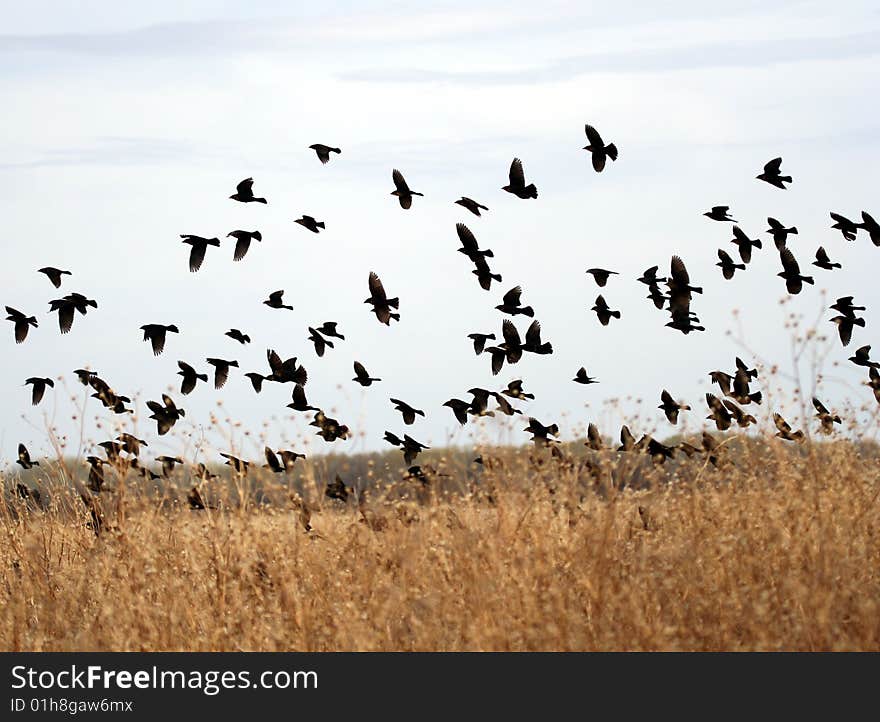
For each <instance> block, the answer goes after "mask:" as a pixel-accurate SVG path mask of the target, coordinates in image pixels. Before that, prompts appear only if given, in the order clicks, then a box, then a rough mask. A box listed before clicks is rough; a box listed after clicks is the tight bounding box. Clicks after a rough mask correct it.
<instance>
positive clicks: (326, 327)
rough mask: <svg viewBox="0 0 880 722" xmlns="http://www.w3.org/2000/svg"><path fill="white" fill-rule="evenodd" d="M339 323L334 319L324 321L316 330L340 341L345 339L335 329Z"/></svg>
mask: <svg viewBox="0 0 880 722" xmlns="http://www.w3.org/2000/svg"><path fill="white" fill-rule="evenodd" d="M338 325H339V324H337V323H336V321H324V323H322V324H321V325H320V326H318V331H320V332H321V333H322V334H323V335H324V336H330V337H331V338H338V339H340V340H341V341H345V336H343V335H342V334H341V333H339V331H337V330H336V327H337V326H338Z"/></svg>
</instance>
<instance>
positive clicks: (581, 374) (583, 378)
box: [573, 366, 599, 386]
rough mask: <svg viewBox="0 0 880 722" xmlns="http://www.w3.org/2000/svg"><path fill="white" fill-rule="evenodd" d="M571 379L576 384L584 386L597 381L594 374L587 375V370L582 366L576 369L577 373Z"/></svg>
mask: <svg viewBox="0 0 880 722" xmlns="http://www.w3.org/2000/svg"><path fill="white" fill-rule="evenodd" d="M573 381H574V382H575V383H578V384H584V386H586V385H588V384H597V383H599V381H598V380H597V379H596V378H595V377H594V376H588V375H587V370H586V369H585V368H584V367H583V366H581V367H580V368H579V369H578V370H577V373H576V374H575V376H574V379H573Z"/></svg>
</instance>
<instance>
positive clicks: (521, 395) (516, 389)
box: [501, 379, 535, 401]
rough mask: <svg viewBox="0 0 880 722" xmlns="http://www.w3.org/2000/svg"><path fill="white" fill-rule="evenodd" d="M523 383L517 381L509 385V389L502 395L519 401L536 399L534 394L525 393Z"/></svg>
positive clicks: (519, 380)
mask: <svg viewBox="0 0 880 722" xmlns="http://www.w3.org/2000/svg"><path fill="white" fill-rule="evenodd" d="M522 386H523V382H522V380H521V379H516V380H514V381H511V382H510V383H509V384H507V388H506V389H505V390H504V391H502V392H501V393H502V394H504V395H505V396H509V397H510V398H512V399H519V400H520V401H532V400H534V398H535V395H534V394H529V393H526V392H525V391H523V387H522Z"/></svg>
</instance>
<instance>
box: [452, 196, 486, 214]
mask: <svg viewBox="0 0 880 722" xmlns="http://www.w3.org/2000/svg"><path fill="white" fill-rule="evenodd" d="M455 202H456V203H457V204H458V205H460V206H462V207H463V208H467V210H469V211H470V212H471V213H473V214H474V215H475V216H479V215H480V211H481V210H483V211H488V210H489V209H488V208H486V206H484V205H482V204H480V203H477V202H476V201H475V200H474V199H473V198H468V197H467V196H462V197H461V198H459V199H458V200H457V201H455Z"/></svg>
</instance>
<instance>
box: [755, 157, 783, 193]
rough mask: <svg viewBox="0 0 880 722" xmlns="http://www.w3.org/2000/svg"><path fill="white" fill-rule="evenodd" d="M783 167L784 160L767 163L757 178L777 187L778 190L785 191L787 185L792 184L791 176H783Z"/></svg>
mask: <svg viewBox="0 0 880 722" xmlns="http://www.w3.org/2000/svg"><path fill="white" fill-rule="evenodd" d="M781 167H782V158H774V159H773V160H771V161H767V163H765V164H764V170H763V171H762V172H761V173H759V174H758V175H756V176H755V177H756V178H757V179H758V180H762V181H764V182H765V183H769V184H770V185H772V186H776V187H777V188H781V189H782V190H785V188H786V186H785V184H786V183H789V184H791V176H790V175H781V173H780V168H781Z"/></svg>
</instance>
